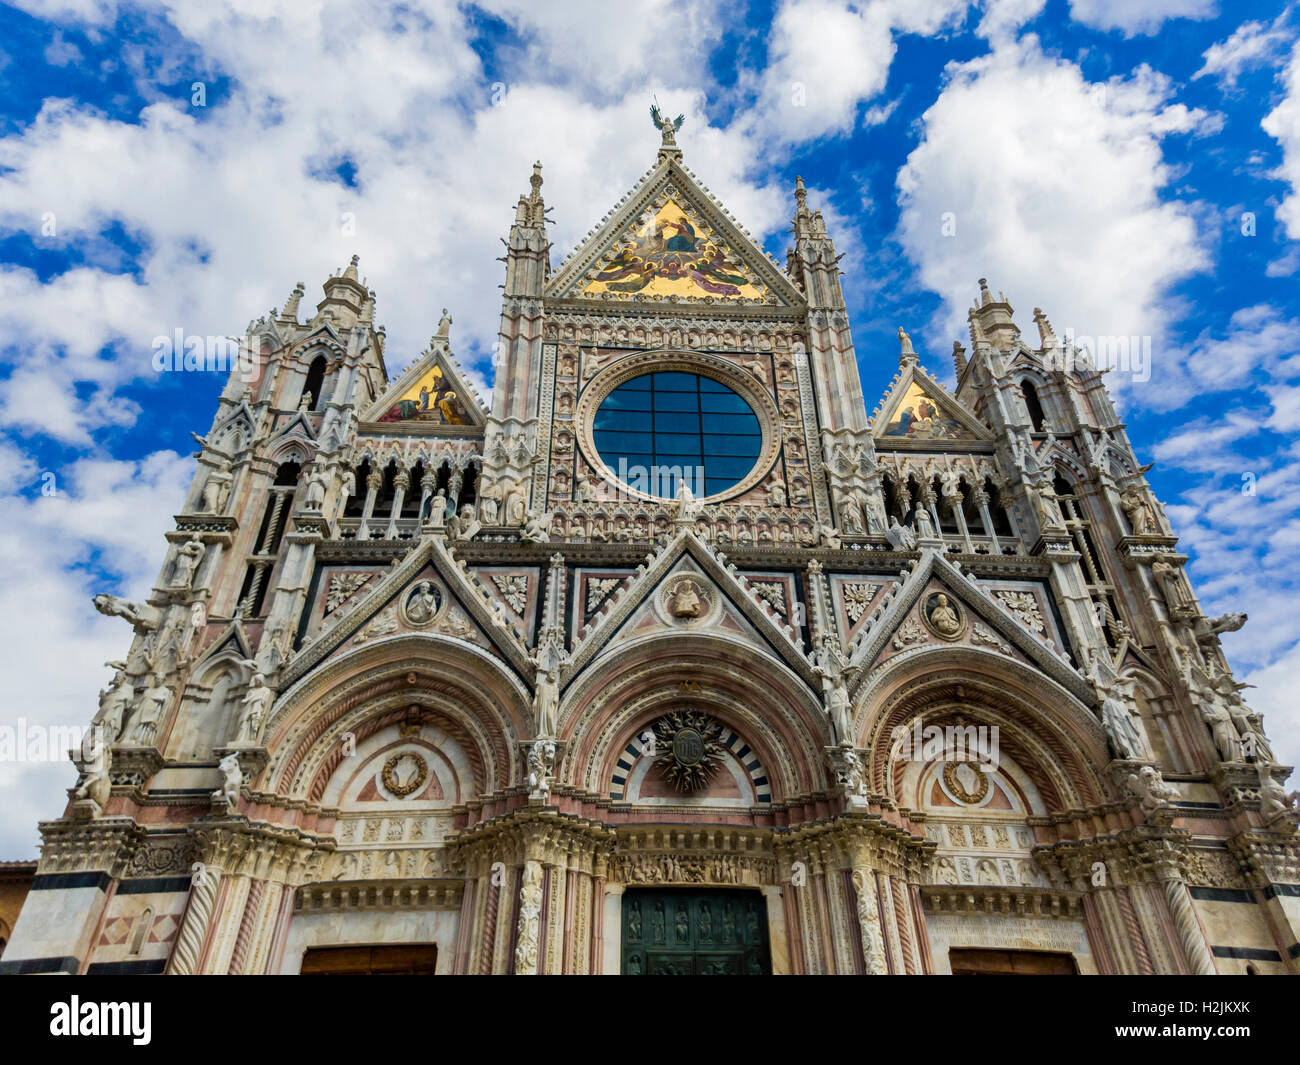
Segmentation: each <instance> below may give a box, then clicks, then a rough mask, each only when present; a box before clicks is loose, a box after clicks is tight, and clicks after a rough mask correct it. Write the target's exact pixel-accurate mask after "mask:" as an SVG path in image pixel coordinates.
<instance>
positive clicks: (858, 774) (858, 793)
mask: <svg viewBox="0 0 1300 1065" xmlns="http://www.w3.org/2000/svg"><path fill="white" fill-rule="evenodd" d="M840 781H841V783H842V784H843V785H844V791H845V794H847V795H850V796H852V797H853V798H856V799H865V798H866V797H867V772H866V769H865V768H864V767H863V765H862V755H860V754H859V753H858V752H857V751H855V750H852V749H849V750H846V751H845V752H844V754H843V764H842V766H841V767H840Z"/></svg>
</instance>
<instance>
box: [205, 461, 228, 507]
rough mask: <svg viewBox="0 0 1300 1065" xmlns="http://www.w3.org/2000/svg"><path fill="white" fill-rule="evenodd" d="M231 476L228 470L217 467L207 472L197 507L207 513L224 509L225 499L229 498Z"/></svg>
mask: <svg viewBox="0 0 1300 1065" xmlns="http://www.w3.org/2000/svg"><path fill="white" fill-rule="evenodd" d="M232 481H233V478H232V477H231V476H230V473H229V471H227V470H225V469H222V468H218V469H215V470H213V471H212V472H211V473H209V474H208V479H207V480H206V481H204V482H203V491H202V492H201V493H200V494H199V509H200V510H202V511H204V512H206V513H208V514H221V513H223V512H224V511H225V509H226V500H227V499H229V498H230V486H231V483H232Z"/></svg>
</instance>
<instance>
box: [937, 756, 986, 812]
mask: <svg viewBox="0 0 1300 1065" xmlns="http://www.w3.org/2000/svg"><path fill="white" fill-rule="evenodd" d="M943 783H944V787H946V788H947V789H948V794H949V795H951V796H952V797H953V798H954V799H956V800H957V801H958V802H960V803H964V804H965V805H967V806H978V805H979V804H980V803H982V802H983V801H984V800H985V799H986V798H988V794H989V789H990V787H991V785H990V784H989V774H988V773H985V772H983V771H982V770H981V769H980V768H979V766H978V765H976V764H975V763H974V762H944V764H943Z"/></svg>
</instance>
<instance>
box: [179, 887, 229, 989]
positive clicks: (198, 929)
mask: <svg viewBox="0 0 1300 1065" xmlns="http://www.w3.org/2000/svg"><path fill="white" fill-rule="evenodd" d="M220 881H221V874H220V873H218V872H217V871H216V870H215V869H208V868H206V867H205V868H204V869H203V870H202V871H201V872H200V873H199V874H198V875H197V876H195V878H194V881H193V886H192V887H191V888H190V901H189V905H188V906H186V907H185V919H184V920H183V921H182V922H181V930H180V934H179V935H177V937H176V946H175V948H174V949H173V950H172V957H171V963H170V964H169V965H168V967H167V972H168V974H169V975H171V976H193V975H195V973H196V972H197V971H198V963H199V951H200V950H202V949H203V940H204V938H205V937H206V936H207V934H208V925H209V924H210V923H211V921H212V908H213V906H214V905H215V904H216V901H217V885H218V884H219V883H220Z"/></svg>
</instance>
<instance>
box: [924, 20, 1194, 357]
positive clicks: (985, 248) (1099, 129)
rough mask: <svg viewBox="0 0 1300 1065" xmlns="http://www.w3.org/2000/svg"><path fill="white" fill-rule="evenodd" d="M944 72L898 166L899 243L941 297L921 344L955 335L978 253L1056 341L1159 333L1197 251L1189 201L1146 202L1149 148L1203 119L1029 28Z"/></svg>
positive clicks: (1158, 155)
mask: <svg viewBox="0 0 1300 1065" xmlns="http://www.w3.org/2000/svg"><path fill="white" fill-rule="evenodd" d="M948 73H949V83H948V85H947V86H946V87H945V88H944V90H943V92H942V93H941V94H940V96H939V98H938V100H936V101H935V103H934V104H933V105H932V106H931V107H930V108H929V110H927V111H926V112H925V113H924V115H923V116H922V117H921V120H920V122H921V127H922V133H923V136H922V140H921V143H920V144H919V145H918V146H917V148H916V149H915V150H914V151H913V152H912V153H911V154H910V155H909V156H908V158H907V162H906V164H905V165H904V166H903V168H902V169H901V170H900V171H899V175H898V190H899V203H900V207H901V216H900V222H899V237H900V239H901V241H902V243H903V246H904V248H905V250H906V252H907V254H908V255H909V257H910V258H911V259H913V261H915V263H916V264H917V267H918V275H919V279H920V281H921V283H922V284H924V286H925V287H926V288H929V289H931V290H932V291H934V292H937V293H939V294H940V295H941V296H942V297H943V299H944V300H945V309H944V313H943V314H942V315H941V320H940V321H938V322H936V323H935V328H934V330H933V332H934V334H935V335H934V339H935V341H936V343H937V344H941V342H942V340H944V339H947V340H951V339H952V338H953V337H955V336H960V335H963V334H964V333H965V321H966V310H967V307H968V306H969V301H970V300H971V299H973V297H974V296H975V294H976V289H975V280H976V279H977V278H978V277H980V276H981V275H983V274H985V273H987V272H988V269H989V267H988V264H989V263H997V264H998V275H997V276H996V277H990V278H989V280H990V283H991V285H992V287H993V288H994V289H995V290H1002V291H1004V292H1006V293H1007V295H1008V296H1009V298H1010V299H1011V300H1012V301H1013V303H1015V304H1016V305H1017V306H1018V307H1019V308H1020V309H1021V310H1022V311H1027V310H1028V309H1029V308H1031V307H1034V306H1039V307H1042V308H1043V309H1044V310H1045V311H1046V312H1047V315H1048V317H1049V318H1050V319H1051V320H1052V322H1053V324H1054V326H1055V327H1056V331H1057V333H1058V335H1062V334H1064V332H1065V331H1066V330H1067V329H1072V330H1073V331H1074V332H1075V333H1076V334H1081V335H1087V336H1122V337H1128V336H1153V337H1156V338H1159V337H1160V336H1161V334H1162V333H1163V332H1164V330H1165V327H1166V324H1167V322H1168V320H1169V317H1170V309H1169V307H1168V306H1167V305H1166V303H1165V298H1166V295H1167V293H1168V290H1169V288H1170V287H1171V286H1172V285H1173V284H1174V283H1175V282H1176V281H1177V280H1179V279H1180V278H1182V277H1185V276H1187V275H1188V274H1190V273H1193V272H1195V271H1197V270H1199V269H1202V268H1203V267H1204V266H1205V265H1206V264H1207V261H1208V260H1207V256H1206V253H1205V252H1204V250H1203V249H1202V247H1201V244H1200V242H1199V240H1198V236H1197V232H1196V226H1195V224H1194V220H1193V216H1192V214H1191V212H1190V210H1189V209H1188V208H1187V207H1185V206H1183V205H1181V204H1179V203H1176V202H1169V201H1162V200H1161V197H1160V193H1161V190H1162V189H1163V188H1164V187H1165V185H1166V184H1167V183H1168V182H1169V180H1170V177H1171V174H1170V169H1169V167H1168V166H1167V165H1166V164H1165V162H1164V159H1163V155H1162V152H1161V146H1160V142H1161V139H1162V138H1164V137H1166V136H1169V135H1171V134H1175V133H1193V132H1199V131H1201V130H1203V129H1205V128H1207V126H1208V125H1209V123H1210V121H1211V120H1210V117H1209V116H1207V115H1205V114H1204V113H1202V112H1199V111H1190V110H1188V109H1187V108H1185V107H1182V106H1181V105H1176V104H1169V103H1168V102H1167V100H1168V92H1169V86H1168V83H1167V81H1166V80H1165V79H1163V78H1161V77H1160V76H1159V75H1157V74H1154V73H1153V72H1151V71H1149V70H1146V69H1139V70H1138V71H1136V72H1135V73H1134V74H1133V75H1132V76H1131V77H1129V78H1115V79H1112V80H1111V81H1110V82H1107V83H1104V84H1090V83H1089V82H1087V81H1086V80H1085V79H1084V78H1083V75H1082V73H1081V72H1080V70H1079V68H1078V67H1077V66H1075V65H1074V64H1072V63H1069V62H1067V61H1064V60H1060V59H1056V58H1052V57H1050V56H1047V55H1045V54H1044V53H1043V51H1042V50H1041V49H1040V47H1039V45H1038V41H1037V39H1036V38H1035V37H1033V36H1032V35H1030V36H1026V37H1025V38H1023V39H1022V40H1021V41H1019V42H1016V43H1014V44H1001V45H996V46H995V48H994V50H993V52H992V54H990V55H987V56H982V57H979V58H977V59H974V60H971V61H970V62H968V63H963V64H956V65H952V66H950V67H949V72H948ZM949 213H951V215H952V216H953V217H955V222H956V235H955V236H948V235H945V233H946V232H947V230H946V229H945V228H944V222H945V219H946V218H947V217H948V215H949ZM1025 318H1028V315H1025Z"/></svg>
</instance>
